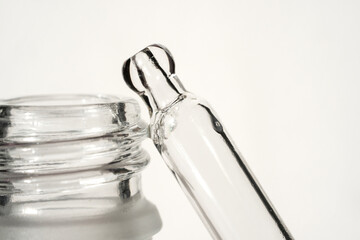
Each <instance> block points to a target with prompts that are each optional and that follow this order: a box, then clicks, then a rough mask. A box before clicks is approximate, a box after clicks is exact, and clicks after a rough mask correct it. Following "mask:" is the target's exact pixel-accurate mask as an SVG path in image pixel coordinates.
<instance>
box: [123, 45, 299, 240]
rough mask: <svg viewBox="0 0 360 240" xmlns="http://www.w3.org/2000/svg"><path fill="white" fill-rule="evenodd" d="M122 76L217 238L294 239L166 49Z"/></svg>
mask: <svg viewBox="0 0 360 240" xmlns="http://www.w3.org/2000/svg"><path fill="white" fill-rule="evenodd" d="M123 74H124V78H125V81H126V83H127V84H128V85H129V87H130V88H131V89H132V90H134V91H135V92H137V93H138V94H139V95H140V96H141V97H142V99H143V100H144V101H145V103H146V104H147V105H148V108H149V112H150V114H151V116H152V118H151V124H150V129H151V137H152V139H153V141H154V143H155V145H156V147H157V149H158V150H159V152H160V153H161V155H162V157H163V158H164V160H165V162H166V163H167V165H168V167H169V168H170V170H171V171H172V172H173V174H174V176H175V177H176V179H177V181H178V182H179V184H180V185H181V187H182V189H183V190H184V192H185V194H186V195H187V196H188V198H189V200H190V201H191V203H192V204H193V206H194V208H195V209H196V210H197V212H198V214H199V216H200V217H201V219H202V220H203V222H204V224H205V225H206V226H207V228H208V230H209V231H210V233H211V235H212V236H213V238H214V239H226V240H234V239H256V240H258V239H293V237H292V236H291V234H290V232H289V231H288V229H287V228H286V226H285V225H284V223H283V222H282V220H281V219H280V216H279V215H278V213H277V212H276V211H275V209H274V207H273V206H272V204H271V203H270V201H269V199H268V198H267V197H266V195H265V193H264V191H263V190H262V189H261V187H260V185H259V184H258V182H257V181H256V179H255V177H254V175H253V174H252V173H251V171H250V169H249V167H248V166H247V164H246V162H245V161H244V159H243V157H242V156H241V155H240V153H239V151H238V150H237V149H236V147H235V145H234V143H233V142H232V141H231V139H230V137H229V134H228V133H227V132H226V130H225V128H224V127H223V125H222V123H221V122H220V120H219V118H218V117H217V116H216V114H215V112H214V111H213V110H212V108H211V107H210V106H209V105H208V104H207V103H206V101H204V100H202V99H200V98H198V97H196V96H194V95H193V94H190V93H188V92H187V91H186V90H185V88H184V87H183V85H182V84H181V82H180V81H179V79H178V78H177V76H176V74H175V64H174V60H173V58H172V56H171V54H170V52H169V51H168V50H167V49H166V48H164V47H162V46H159V45H151V46H149V47H147V48H145V49H143V50H142V51H140V52H139V53H137V54H136V55H134V56H133V57H132V58H130V59H129V60H127V61H126V62H125V64H124V68H123Z"/></svg>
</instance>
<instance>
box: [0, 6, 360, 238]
mask: <svg viewBox="0 0 360 240" xmlns="http://www.w3.org/2000/svg"><path fill="white" fill-rule="evenodd" d="M359 10H360V4H359V2H358V1H340V0H339V1H332V0H327V1H308V0H305V1H285V0H284V1H280V0H279V1H273V0H271V1H270V0H264V1H259V0H255V1H229V0H226V1H209V0H208V1H205V0H201V1H200V0H199V1H158V0H152V1H89V0H87V1H0V83H1V84H0V98H8V97H14V96H20V95H29V94H31V95H33V94H44V93H47V94H48V93H110V94H120V95H126V96H133V97H136V96H135V94H133V93H132V92H131V91H130V90H129V89H128V88H127V87H126V85H125V84H124V82H123V81H122V76H121V66H122V63H123V61H124V60H125V59H126V58H127V57H129V56H130V55H132V54H134V53H135V52H136V51H138V50H140V49H142V48H143V47H145V46H146V45H148V44H151V43H161V44H164V45H166V46H167V47H168V48H169V49H170V50H171V51H172V53H173V55H174V56H175V60H176V63H177V73H178V75H179V77H180V79H182V81H183V83H184V85H185V86H186V87H187V89H190V90H191V91H192V92H194V93H197V94H198V95H201V96H202V97H204V98H206V99H208V100H209V102H210V103H211V104H212V105H213V107H214V108H215V109H216V111H217V112H218V114H219V115H220V116H221V117H222V120H223V122H224V123H225V125H226V126H227V129H228V130H229V132H230V133H231V135H232V138H233V139H234V140H235V142H237V143H238V147H239V148H240V150H241V152H242V154H243V155H244V156H245V158H246V159H247V161H248V163H249V165H250V166H251V168H252V170H253V172H254V173H255V175H256V176H257V178H258V179H259V181H260V182H261V183H262V185H263V187H264V189H265V190H266V192H267V193H268V195H269V197H270V198H271V200H272V202H273V203H274V205H275V206H276V208H277V209H278V211H279V212H280V214H281V216H282V218H283V219H284V221H285V222H286V223H287V225H288V227H289V229H290V230H291V231H292V233H293V235H294V236H295V238H296V239H360V227H359V226H360V204H359V202H360V174H359V173H360V171H359V168H360V126H359V125H360V96H359V92H360V91H359V90H360V83H359V81H360V47H359V43H360V26H359V25H360V24H359V23H360V14H359V13H360V11H359ZM137 99H138V98H137ZM143 115H144V118H145V119H146V117H147V112H146V111H145V110H144V109H143ZM146 146H147V148H148V150H149V151H150V152H151V154H152V163H151V164H150V166H149V167H148V169H147V170H146V171H145V172H144V190H145V192H146V194H147V196H148V198H149V199H150V200H151V201H152V202H154V203H155V204H157V205H158V208H159V211H160V213H161V216H162V218H163V222H164V227H163V229H162V231H161V232H160V233H159V234H158V236H157V237H156V238H155V239H160V240H162V239H163V240H165V239H179V240H180V239H197V240H201V239H210V237H209V235H208V234H207V232H206V230H205V229H204V227H203V226H202V224H201V222H200V220H199V219H198V218H197V217H196V215H195V214H194V212H193V210H192V208H191V206H190V205H189V204H188V202H187V200H186V199H185V197H184V196H183V194H182V193H181V191H180V189H179V187H178V186H177V183H176V182H175V180H174V179H173V177H172V176H171V174H170V173H169V171H168V170H167V168H166V167H165V164H163V162H162V160H161V159H160V157H159V155H158V154H157V152H156V151H155V149H154V147H152V146H151V144H150V142H147V143H146ZM260 230H261V229H260Z"/></svg>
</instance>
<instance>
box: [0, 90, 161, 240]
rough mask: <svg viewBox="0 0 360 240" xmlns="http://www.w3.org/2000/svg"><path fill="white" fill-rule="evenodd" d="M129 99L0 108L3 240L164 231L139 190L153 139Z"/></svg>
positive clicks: (46, 100)
mask: <svg viewBox="0 0 360 240" xmlns="http://www.w3.org/2000/svg"><path fill="white" fill-rule="evenodd" d="M138 108H139V106H138V104H137V103H136V102H135V101H134V100H131V99H119V98H117V97H113V96H94V95H59V96H34V97H25V98H18V99H10V100H3V101H1V102H0V236H1V239H4V240H10V239H11V240H20V239H21V240H23V239H27V240H45V239H46V240H49V239H50V240H58V239H59V240H60V239H74V240H75V239H76V240H82V239H86V240H88V239H90V240H98V239H109V240H112V239H114V240H115V239H149V238H151V237H152V236H153V235H154V234H155V233H156V232H158V231H159V229H160V228H161V220H160V217H159V214H158V211H157V209H156V207H155V206H154V205H153V204H152V203H150V202H149V201H148V200H147V199H146V198H145V197H144V196H143V193H142V190H141V174H140V172H141V171H142V170H143V169H144V167H145V166H146V165H147V163H148V161H149V156H148V154H147V153H146V152H145V151H144V150H143V148H142V147H141V142H142V140H143V139H145V138H146V137H147V136H148V130H147V125H146V124H144V123H143V122H142V121H141V119H140V116H139V109H138Z"/></svg>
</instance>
